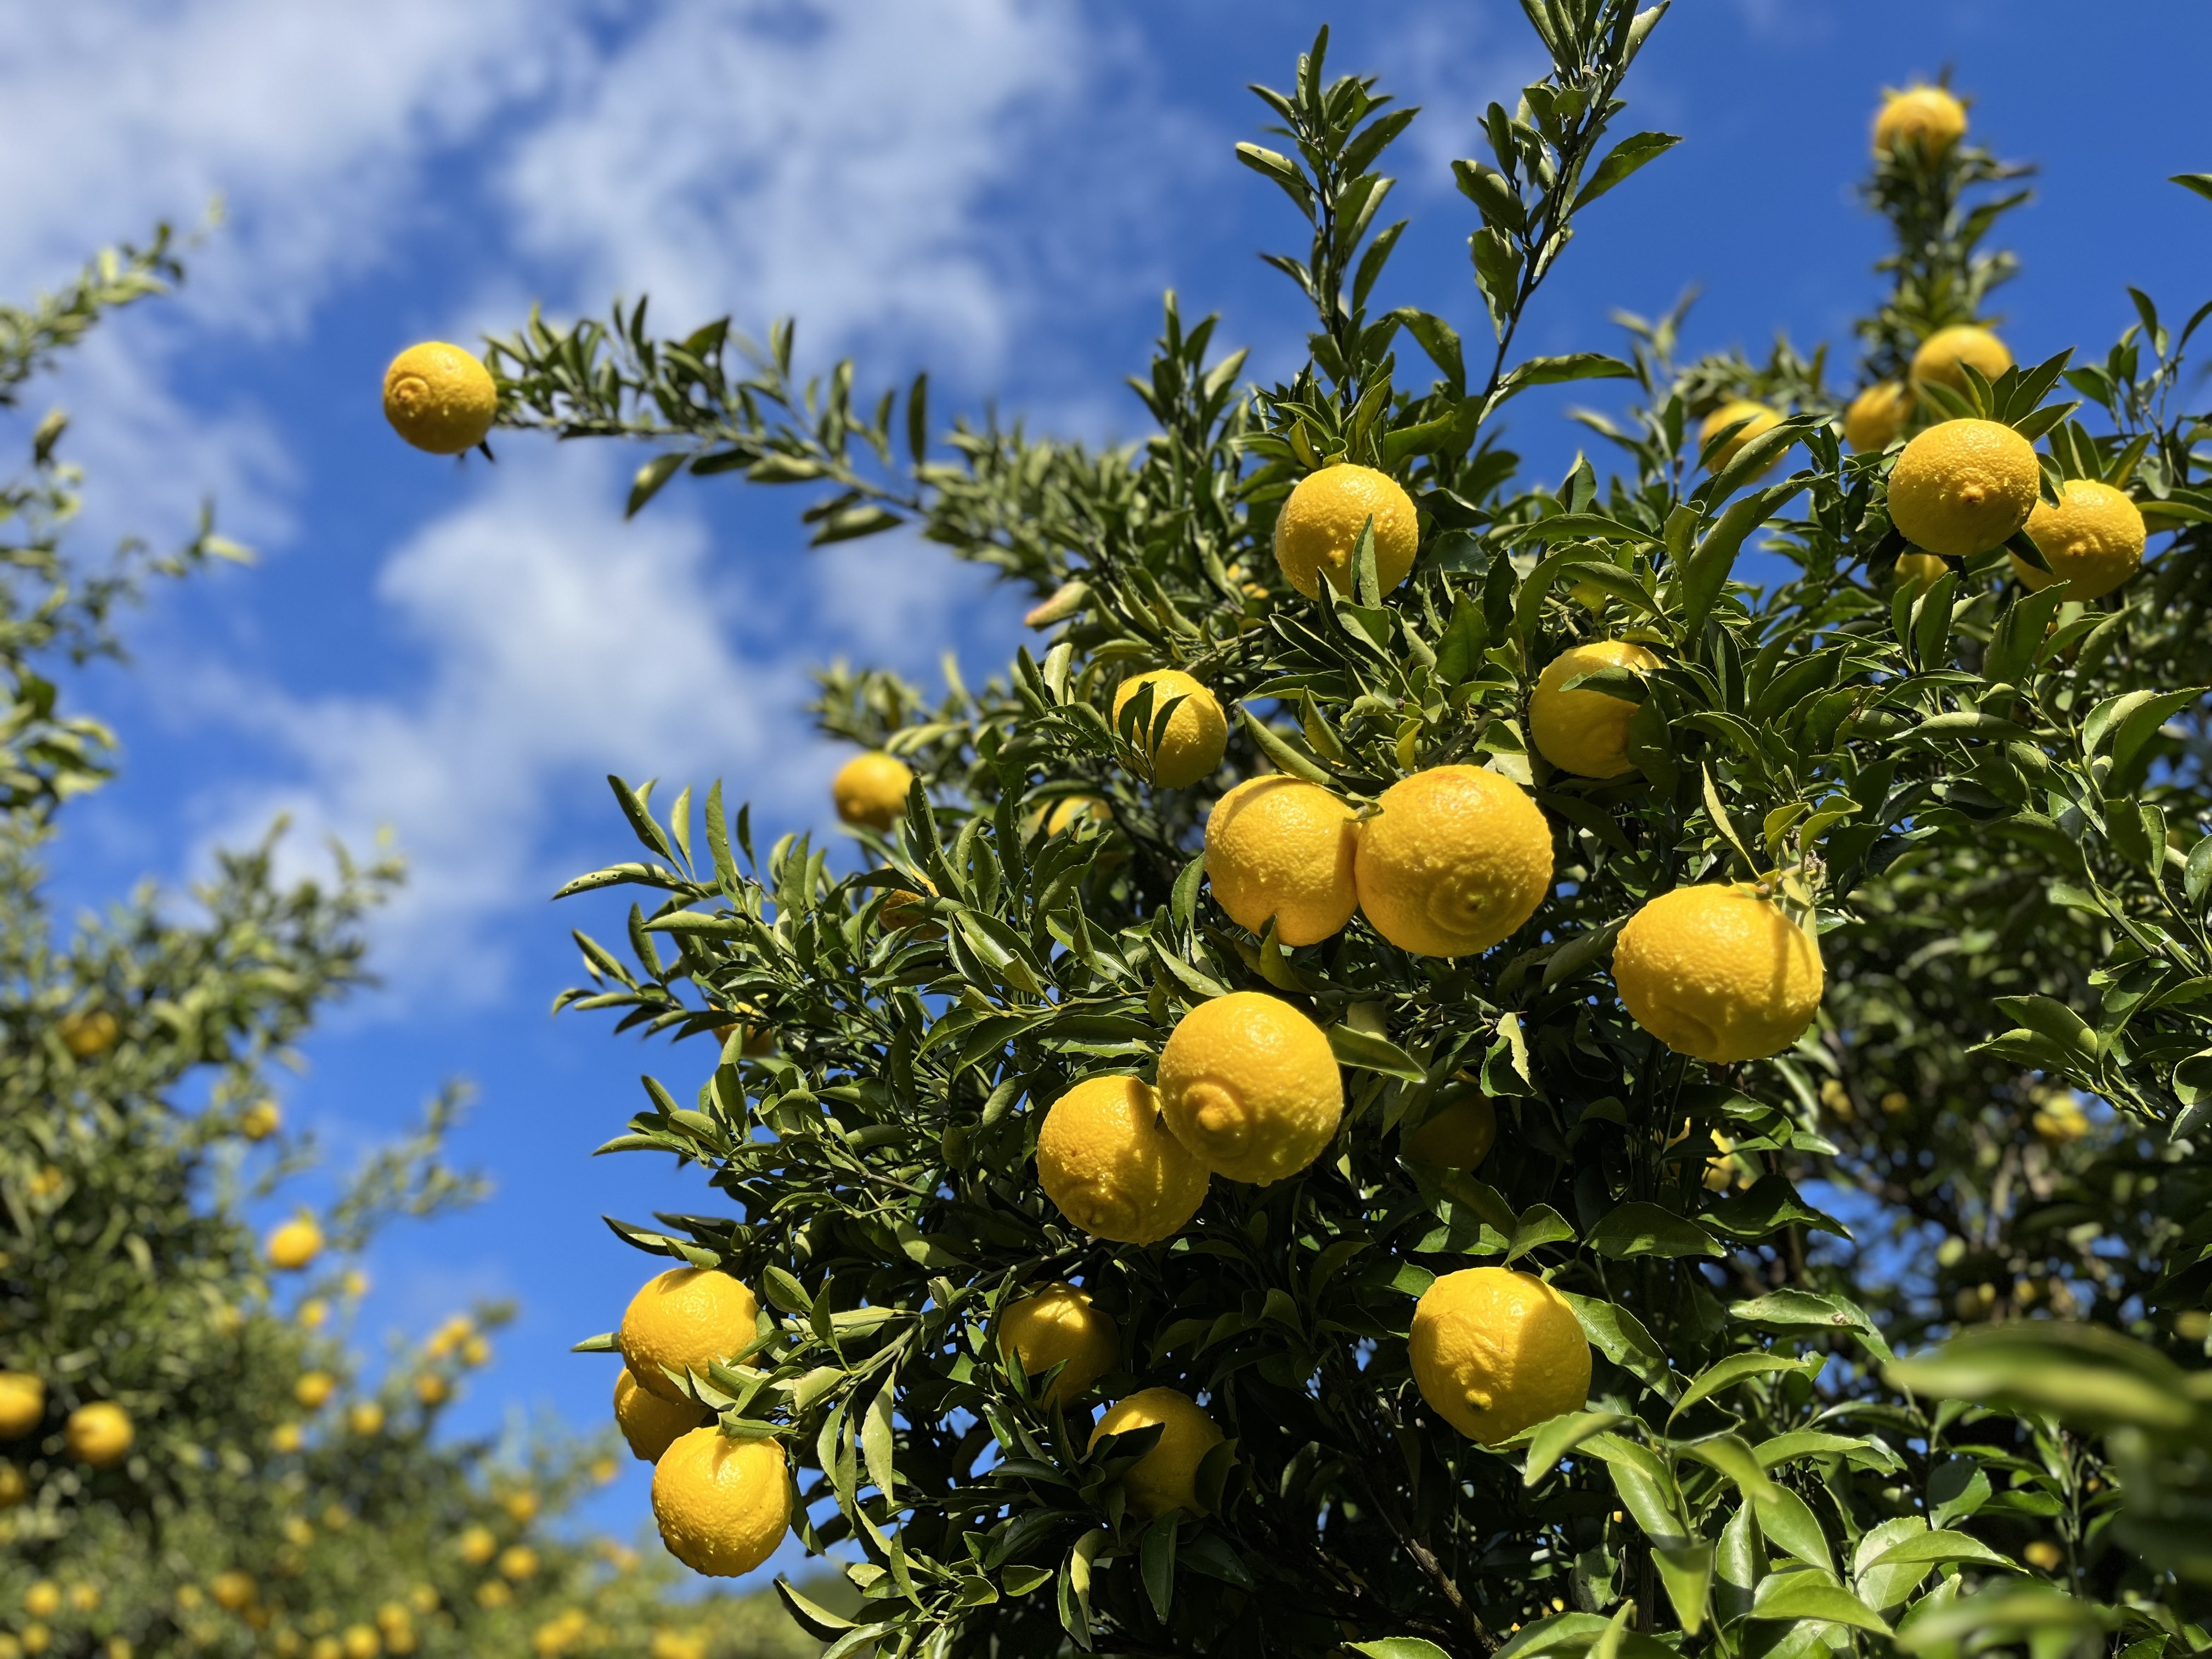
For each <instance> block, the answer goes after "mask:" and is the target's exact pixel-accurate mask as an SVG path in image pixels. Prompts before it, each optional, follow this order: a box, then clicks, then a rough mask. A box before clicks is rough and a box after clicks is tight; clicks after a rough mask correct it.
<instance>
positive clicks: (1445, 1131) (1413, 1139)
mask: <svg viewBox="0 0 2212 1659" xmlns="http://www.w3.org/2000/svg"><path fill="white" fill-rule="evenodd" d="M1400 1144H1401V1146H1403V1147H1404V1149H1405V1154H1406V1156H1407V1158H1409V1159H1411V1160H1412V1161H1413V1163H1416V1164H1434V1165H1436V1166H1437V1168H1438V1169H1441V1170H1472V1169H1474V1168H1476V1167H1477V1166H1478V1165H1480V1164H1481V1162H1482V1160H1483V1159H1484V1158H1488V1157H1489V1156H1490V1149H1491V1148H1492V1146H1496V1145H1497V1144H1498V1108H1497V1107H1495V1106H1494V1105H1492V1103H1491V1100H1490V1097H1489V1096H1488V1095H1470V1096H1468V1097H1467V1098H1466V1099H1465V1100H1459V1101H1454V1102H1453V1103H1451V1104H1450V1105H1449V1106H1447V1107H1445V1108H1444V1109H1443V1110H1442V1111H1441V1112H1434V1113H1431V1115H1429V1117H1428V1119H1427V1121H1425V1122H1424V1123H1423V1124H1422V1125H1421V1127H1419V1128H1418V1129H1415V1130H1413V1132H1412V1133H1409V1134H1407V1135H1406V1136H1405V1137H1404V1138H1403V1139H1402V1140H1401V1143H1400Z"/></svg>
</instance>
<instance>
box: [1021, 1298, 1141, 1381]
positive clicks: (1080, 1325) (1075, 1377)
mask: <svg viewBox="0 0 2212 1659" xmlns="http://www.w3.org/2000/svg"><path fill="white" fill-rule="evenodd" d="M999 1352H1000V1354H1001V1355H1006V1354H1018V1355H1019V1356H1020V1357H1021V1362H1022V1370H1023V1371H1024V1373H1025V1374H1026V1375H1028V1376H1031V1377H1038V1376H1043V1375H1044V1373H1045V1372H1047V1371H1048V1370H1051V1369H1052V1368H1053V1367H1054V1365H1061V1366H1063V1367H1064V1369H1062V1370H1061V1371H1060V1375H1059V1376H1057V1377H1055V1378H1054V1379H1053V1383H1052V1386H1051V1387H1050V1388H1048V1389H1046V1390H1045V1391H1044V1393H1043V1394H1042V1395H1041V1396H1040V1398H1041V1400H1042V1402H1043V1403H1044V1404H1045V1405H1048V1406H1051V1405H1054V1404H1058V1405H1067V1404H1069V1403H1071V1402H1073V1401H1076V1400H1078V1399H1079V1398H1081V1397H1082V1396H1083V1395H1086V1394H1088V1393H1089V1392H1090V1391H1091V1384H1092V1383H1096V1382H1097V1380H1098V1379H1099V1378H1100V1377H1102V1376H1105V1375H1106V1373H1107V1372H1108V1371H1109V1370H1113V1369H1114V1362H1115V1360H1116V1359H1118V1358H1121V1327H1119V1326H1118V1325H1116V1324H1115V1322H1114V1316H1112V1315H1111V1314H1109V1313H1107V1312H1106V1311H1105V1310H1103V1309H1101V1308H1098V1307H1097V1306H1094V1305H1093V1304H1092V1303H1091V1292H1090V1291H1085V1290H1079V1289H1078V1288H1077V1287H1076V1286H1075V1285H1066V1284H1053V1285H1046V1286H1045V1287H1044V1289H1042V1290H1041V1291H1037V1292H1036V1294H1035V1295H1033V1296H1025V1297H1023V1298H1022V1299H1021V1300H1020V1301H1018V1302H1017V1303H1014V1304H1012V1306H1010V1307H1008V1308H1007V1309H1006V1310H1005V1311H1004V1312H1003V1313H1001V1314H1000V1316H999Z"/></svg>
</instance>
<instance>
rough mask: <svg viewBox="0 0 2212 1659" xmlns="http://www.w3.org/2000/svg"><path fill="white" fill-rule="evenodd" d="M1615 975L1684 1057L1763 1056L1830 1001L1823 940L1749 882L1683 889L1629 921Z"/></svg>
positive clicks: (1628, 999)
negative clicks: (1824, 999) (1824, 987)
mask: <svg viewBox="0 0 2212 1659" xmlns="http://www.w3.org/2000/svg"><path fill="white" fill-rule="evenodd" d="M1613 983H1614V984H1615V985H1616V986H1618V987H1620V1000H1621V1001H1622V1003H1623V1004H1625V1005H1626V1007H1627V1009H1628V1012H1629V1015H1630V1017H1631V1018H1633V1019H1634V1020H1635V1021H1636V1023H1637V1024H1638V1025H1641V1026H1642V1027H1643V1028H1644V1030H1647V1031H1649V1032H1650V1033H1651V1035H1652V1036H1656V1037H1657V1038H1658V1039H1659V1040H1660V1042H1663V1043H1665V1044H1666V1045H1667V1046H1668V1048H1672V1049H1673V1050H1674V1052H1675V1053H1676V1054H1689V1055H1691V1056H1692V1057H1693V1058H1695V1059H1698V1060H1711V1061H1715V1062H1726V1061H1733V1060H1760V1059H1764V1058H1765V1056H1766V1055H1768V1054H1779V1053H1780V1052H1781V1051H1782V1050H1783V1049H1784V1048H1788V1047H1789V1046H1790V1044H1791V1043H1793V1042H1796V1040H1797V1037H1798V1036H1799V1034H1800V1033H1801V1032H1802V1031H1803V1030H1804V1029H1805V1027H1806V1025H1807V1024H1808V1023H1809V1022H1810V1021H1811V1020H1812V1018H1813V1014H1814V1011H1815V1010H1816V1009H1818V1008H1819V1007H1820V987H1821V984H1822V975H1821V970H1820V944H1819V942H1818V941H1816V940H1815V939H1814V937H1813V936H1812V935H1811V934H1810V933H1807V932H1806V931H1805V930H1804V929H1803V928H1802V927H1799V926H1798V925H1797V924H1796V922H1795V921H1791V920H1790V918H1789V917H1788V916H1787V915H1784V914H1783V911H1782V908H1781V907H1780V906H1779V905H1778V904H1776V903H1775V902H1773V900H1771V899H1770V898H1768V897H1766V896H1765V895H1763V894H1762V893H1760V892H1759V890H1758V889H1757V888H1755V887H1753V886H1751V885H1749V884H1743V883H1736V884H1729V883H1723V882H1714V883H1708V884H1704V885H1701V886H1696V887H1677V888H1675V889H1674V890H1672V891H1670V892H1665V893H1662V894H1660V895H1659V896H1658V897H1656V898H1655V899H1653V900H1651V901H1650V902H1648V903H1647V904H1645V905H1644V907H1643V908H1641V909H1639V910H1638V911H1637V913H1636V914H1635V915H1632V916H1631V917H1630V918H1629V919H1628V925H1627V926H1626V927H1623V928H1622V929H1621V930H1620V939H1619V940H1617V941H1616V942H1615V944H1614V945H1613Z"/></svg>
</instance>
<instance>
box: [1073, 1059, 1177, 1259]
mask: <svg viewBox="0 0 2212 1659" xmlns="http://www.w3.org/2000/svg"><path fill="white" fill-rule="evenodd" d="M1159 1112H1160V1098H1159V1096H1158V1094H1156V1093H1155V1092H1153V1091H1152V1087H1151V1086H1150V1085H1147V1084H1146V1083H1145V1082H1144V1081H1143V1080H1142V1079H1138V1078H1133V1077H1091V1078H1085V1079H1084V1080H1083V1081H1082V1082H1080V1083H1079V1084H1077V1085H1075V1086H1074V1087H1073V1088H1072V1089H1070V1090H1069V1091H1067V1092H1066V1094H1064V1095H1062V1096H1060V1098H1059V1099H1057V1100H1055V1101H1054V1102H1053V1103H1052V1105H1051V1107H1050V1108H1049V1109H1048V1110H1047V1111H1046V1113H1045V1115H1044V1124H1043V1127H1041V1128H1040V1129H1039V1130H1038V1131H1037V1147H1036V1161H1037V1180H1038V1182H1039V1183H1040V1184H1041V1185H1042V1187H1043V1188H1044V1194H1045V1196H1046V1197H1047V1198H1048V1199H1050V1200H1052V1202H1053V1207H1054V1208H1055V1209H1057V1210H1058V1211H1059V1212H1060V1213H1061V1214H1062V1215H1064V1216H1066V1218H1068V1219H1069V1220H1070V1221H1072V1222H1073V1223H1074V1224H1075V1225H1077V1226H1078V1227H1080V1228H1081V1229H1082V1230H1083V1231H1085V1232H1086V1233H1089V1234H1090V1235H1091V1237H1093V1238H1105V1239H1111V1240H1112V1241H1113V1242H1114V1243H1117V1244H1152V1243H1158V1241H1159V1240H1161V1239H1163V1238H1167V1237H1171V1236H1172V1235H1174V1234H1175V1233H1177V1232H1179V1231H1182V1226H1183V1225H1184V1224H1185V1223H1186V1222H1188V1220H1189V1219H1190V1218H1191V1217H1193V1216H1194V1215H1196V1214H1197V1213H1198V1206H1200V1205H1201V1204H1203V1203H1204V1202H1205V1201H1206V1188H1207V1187H1208V1185H1209V1184H1211V1179H1212V1178H1211V1176H1209V1175H1208V1173H1207V1171H1206V1165H1205V1164H1202V1163H1200V1161H1199V1160H1198V1159H1197V1158H1194V1157H1193V1156H1192V1155H1191V1154H1190V1153H1189V1152H1187V1151H1186V1150H1184V1147H1183V1144H1182V1142H1181V1141H1180V1140H1177V1139H1176V1138H1175V1137H1174V1136H1173V1135H1171V1134H1170V1133H1168V1131H1167V1130H1166V1128H1165V1127H1163V1126H1162V1124H1161V1122H1160V1121H1159Z"/></svg>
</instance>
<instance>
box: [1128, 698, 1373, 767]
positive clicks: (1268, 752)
mask: <svg viewBox="0 0 2212 1659" xmlns="http://www.w3.org/2000/svg"><path fill="white" fill-rule="evenodd" d="M1139 695H1140V696H1141V695H1142V694H1141V693H1140V694H1139ZM1237 719H1238V720H1241V721H1242V722H1243V726H1244V731H1245V734H1246V735H1247V736H1249V738H1251V739H1252V741H1253V742H1254V743H1255V744H1258V745H1259V747H1260V751H1261V753H1262V754H1264V755H1265V756H1267V758H1268V759H1269V760H1271V761H1273V763H1275V765H1276V768H1277V769H1279V770H1281V771H1285V772H1287V773H1289V774H1290V775H1291V776H1292V777H1294V778H1302V779H1304V781H1306V782H1308V783H1317V784H1319V785H1321V786H1322V788H1324V789H1332V788H1334V787H1335V786H1336V779H1335V778H1334V776H1333V775H1331V774H1330V772H1329V770H1328V768H1327V767H1325V766H1323V765H1322V763H1320V762H1319V761H1317V760H1316V759H1315V758H1314V757H1312V756H1310V755H1308V754H1306V753H1304V752H1303V751H1302V750H1299V749H1297V748H1296V747H1294V746H1293V745H1292V744H1291V741H1290V739H1289V738H1285V736H1284V735H1283V734H1282V733H1281V732H1278V731H1276V730H1275V728H1274V727H1273V726H1269V725H1268V724H1267V722H1266V721H1264V720H1261V719H1260V718H1259V717H1258V716H1257V715H1255V714H1253V712H1252V711H1251V710H1250V709H1249V708H1246V707H1245V706H1244V705H1243V703H1241V702H1240V703H1238V704H1237Z"/></svg>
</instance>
